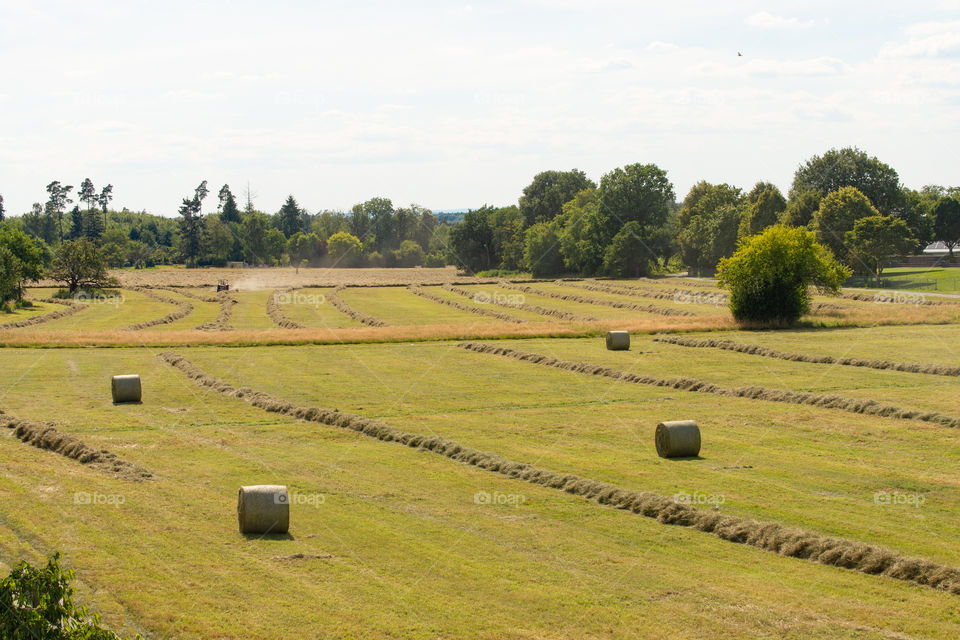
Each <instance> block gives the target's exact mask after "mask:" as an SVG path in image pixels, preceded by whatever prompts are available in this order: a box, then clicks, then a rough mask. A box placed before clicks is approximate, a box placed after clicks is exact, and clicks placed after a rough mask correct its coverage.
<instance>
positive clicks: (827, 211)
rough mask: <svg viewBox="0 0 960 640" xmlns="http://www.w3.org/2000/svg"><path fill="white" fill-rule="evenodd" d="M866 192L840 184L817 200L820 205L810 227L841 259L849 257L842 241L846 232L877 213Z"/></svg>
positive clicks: (845, 260) (842, 260)
mask: <svg viewBox="0 0 960 640" xmlns="http://www.w3.org/2000/svg"><path fill="white" fill-rule="evenodd" d="M878 215H880V212H879V211H877V210H876V209H875V208H874V206H873V205H872V204H870V200H869V199H868V198H867V196H865V195H863V193H861V192H860V191H859V190H858V189H856V188H854V187H841V188H840V189H838V190H836V191H833V192H831V193H828V194H827V195H826V197H824V199H823V200H821V201H820V208H819V209H817V212H816V213H815V214H814V215H813V221H812V222H811V223H810V227H811V229H812V230H813V231H814V233H816V236H817V242H819V243H820V244H822V245H825V246H826V247H827V248H828V249H830V251H832V252H833V255H835V256H836V257H837V259H839V260H840V261H841V262H844V263H846V262H847V260H848V259H849V256H848V254H849V250H848V249H847V246H846V244H845V242H846V234H847V232H848V231H853V225H854V224H855V223H856V222H857V220H859V219H860V218H868V217H870V216H878Z"/></svg>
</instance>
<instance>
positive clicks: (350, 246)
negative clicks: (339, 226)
mask: <svg viewBox="0 0 960 640" xmlns="http://www.w3.org/2000/svg"><path fill="white" fill-rule="evenodd" d="M327 253H328V254H329V255H330V257H331V258H332V259H333V261H334V264H333V266H335V267H336V266H340V267H354V266H357V265H359V264H360V261H361V260H362V259H363V244H362V243H361V242H360V238H358V237H357V236H355V235H353V234H351V233H347V232H346V231H338V232H337V233H335V234H333V235H332V236H330V237H329V238H328V239H327Z"/></svg>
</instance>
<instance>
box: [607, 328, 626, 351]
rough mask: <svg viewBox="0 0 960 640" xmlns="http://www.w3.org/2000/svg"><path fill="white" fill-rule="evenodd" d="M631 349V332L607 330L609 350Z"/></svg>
mask: <svg viewBox="0 0 960 640" xmlns="http://www.w3.org/2000/svg"><path fill="white" fill-rule="evenodd" d="M629 349H630V334H629V333H627V332H626V331H607V350H609V351H628V350H629Z"/></svg>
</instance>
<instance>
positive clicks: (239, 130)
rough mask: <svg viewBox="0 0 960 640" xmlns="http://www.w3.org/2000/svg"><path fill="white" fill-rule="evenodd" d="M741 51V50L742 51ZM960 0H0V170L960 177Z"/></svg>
mask: <svg viewBox="0 0 960 640" xmlns="http://www.w3.org/2000/svg"><path fill="white" fill-rule="evenodd" d="M738 51H739V52H742V53H743V56H742V57H741V56H738V55H737V52H738ZM958 97H960V0H947V1H930V2H922V1H911V2H903V1H902V0H898V1H896V2H888V1H873V2H844V3H837V2H820V1H816V0H813V1H810V0H805V1H804V2H781V3H770V2H765V3H761V2H746V1H728V2H722V3H716V2H686V1H682V0H677V1H673V2H656V3H645V2H619V1H614V0H609V1H603V0H593V1H587V0H526V1H521V0H511V1H491V2H482V1H478V2H472V3H457V2H415V1H407V2H390V3H387V2H384V3H372V2H274V3H266V2H257V3H254V2H243V1H239V2H178V1H171V0H166V1H164V2H137V1H128V2H101V1H97V0H92V1H85V2H82V3H79V2H44V3H27V2H24V1H23V0H0V193H2V194H3V196H4V197H5V200H6V204H7V209H8V211H9V212H10V213H13V214H19V213H22V212H23V211H25V210H27V209H29V206H30V204H31V203H32V202H34V201H42V200H44V199H45V197H46V193H45V191H44V186H45V185H46V184H47V183H48V182H49V181H50V180H53V179H58V180H61V181H62V182H65V183H69V184H73V185H79V183H80V181H81V180H82V179H83V178H85V177H90V178H92V179H93V181H94V184H95V185H96V186H97V188H98V189H99V187H100V186H102V185H103V184H105V183H106V182H112V183H113V184H114V187H115V189H114V192H115V194H116V199H115V201H114V205H115V206H116V207H117V208H120V207H123V206H127V207H129V208H131V209H141V208H145V209H147V210H149V211H152V212H156V213H162V214H164V215H174V214H175V213H176V209H177V206H178V205H179V202H180V198H181V197H183V196H186V195H188V194H191V193H192V190H193V188H194V187H195V186H196V185H197V184H198V183H199V182H200V181H201V180H202V179H207V180H209V183H210V186H211V191H212V196H211V198H210V199H209V200H207V207H206V209H207V210H211V209H212V208H214V207H215V206H216V198H215V196H216V192H217V189H219V187H220V185H222V184H223V183H225V182H226V183H229V184H230V185H231V187H233V189H234V192H235V193H238V194H240V193H242V192H243V190H244V187H245V185H246V183H247V181H248V180H249V181H250V184H251V187H252V190H253V191H255V192H256V193H257V194H258V197H257V198H256V201H255V204H256V205H257V207H258V208H260V209H262V210H265V211H268V212H272V211H276V209H278V208H279V207H280V205H281V204H282V201H283V199H284V198H285V197H286V195H287V194H288V193H292V194H294V195H295V196H296V197H297V199H298V200H299V202H300V203H301V205H303V206H305V207H307V208H308V209H310V210H311V211H314V210H316V209H319V208H344V209H347V208H349V207H350V206H352V205H353V204H354V203H356V202H359V201H362V200H365V199H367V198H369V197H372V196H378V195H382V196H386V197H390V198H392V199H393V201H394V203H395V204H398V205H401V204H402V205H406V204H409V203H411V202H415V203H418V204H421V205H423V206H426V207H431V208H434V209H444V208H459V207H476V206H479V205H481V204H483V203H490V204H509V203H513V202H515V201H516V199H517V197H518V196H519V194H520V192H521V190H522V189H523V187H524V186H525V185H526V184H528V183H529V182H530V179H531V178H532V177H533V175H534V174H535V173H537V172H538V171H541V170H544V169H570V168H572V167H577V168H580V169H582V170H584V171H586V172H587V174H588V175H589V176H590V177H592V178H593V179H595V180H597V181H599V179H600V177H601V176H602V175H603V173H604V172H606V171H608V170H610V169H612V168H614V167H617V166H622V165H624V164H629V163H633V162H643V163H647V162H653V163H656V164H658V165H660V166H661V167H662V168H664V169H666V170H667V171H668V172H669V175H670V177H671V179H672V180H673V183H674V186H675V188H676V191H677V195H678V198H682V197H683V195H684V194H685V193H686V191H687V190H688V189H689V188H690V186H691V185H692V184H693V183H694V182H696V181H698V180H700V179H706V180H709V181H711V182H730V183H733V184H737V185H740V186H743V187H745V188H749V187H750V186H751V185H752V184H753V183H754V182H756V181H757V180H760V179H766V180H771V181H773V182H775V183H776V184H778V185H780V187H781V188H783V189H784V190H786V189H787V188H788V187H789V184H790V180H791V177H792V174H793V171H794V170H795V169H796V167H797V165H798V164H800V163H801V162H802V161H804V160H805V159H807V158H808V157H810V156H811V155H813V154H818V153H822V152H823V151H826V150H827V149H829V148H830V147H833V146H838V147H839V146H847V145H857V146H859V147H861V148H862V149H864V150H866V151H867V152H869V153H870V154H873V155H877V156H878V157H880V159H882V160H884V161H886V162H888V163H889V164H891V165H893V166H894V168H896V169H897V170H898V171H899V172H900V176H901V179H902V180H903V182H904V183H905V184H907V185H909V186H913V187H919V186H921V185H923V184H927V183H940V184H952V185H956V184H960V174H958V170H957V168H958V164H960V163H958V153H957V151H956V149H957V146H958V143H960V136H958V121H960V100H958Z"/></svg>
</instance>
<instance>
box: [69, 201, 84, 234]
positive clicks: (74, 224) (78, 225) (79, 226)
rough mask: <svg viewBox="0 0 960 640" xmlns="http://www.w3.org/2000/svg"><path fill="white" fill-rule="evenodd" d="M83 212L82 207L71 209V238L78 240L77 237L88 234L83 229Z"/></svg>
mask: <svg viewBox="0 0 960 640" xmlns="http://www.w3.org/2000/svg"><path fill="white" fill-rule="evenodd" d="M83 222H84V220H83V212H82V211H80V207H74V208H73V209H71V211H70V234H69V235H68V236H67V237H68V238H70V239H71V240H76V239H77V238H82V237H84V236H86V235H87V234H86V233H84V229H83Z"/></svg>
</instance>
